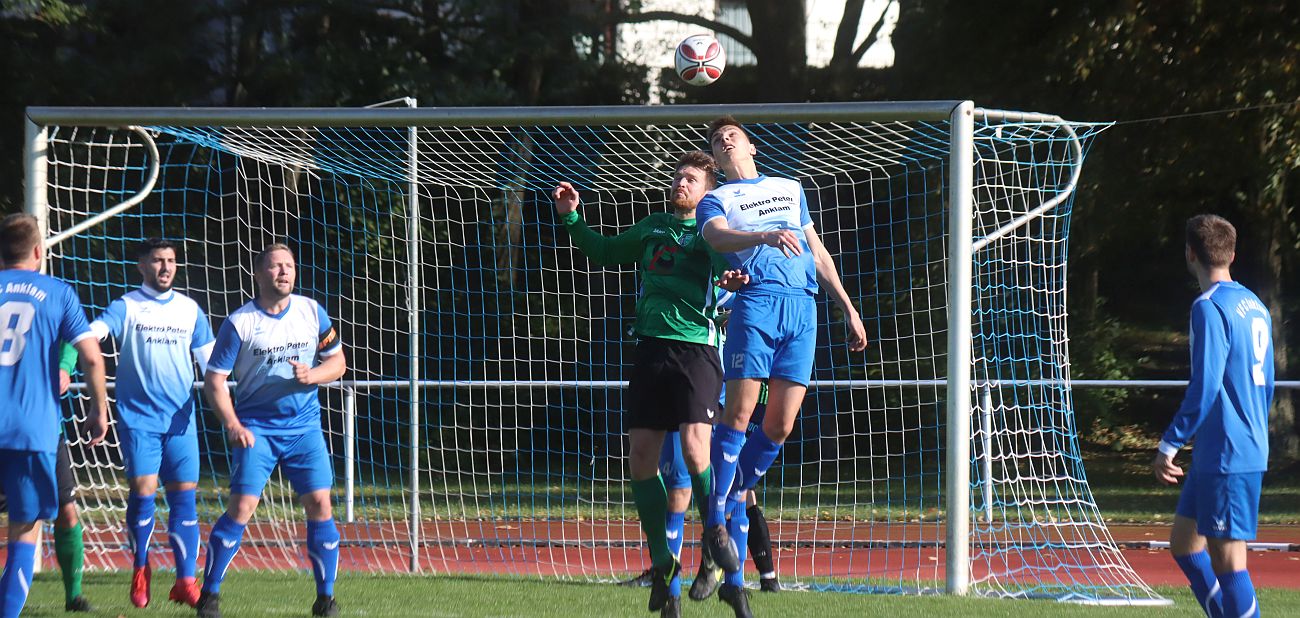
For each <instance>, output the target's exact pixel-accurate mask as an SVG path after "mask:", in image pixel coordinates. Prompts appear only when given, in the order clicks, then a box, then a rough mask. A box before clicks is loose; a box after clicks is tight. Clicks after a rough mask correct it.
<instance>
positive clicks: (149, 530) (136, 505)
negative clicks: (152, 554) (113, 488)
mask: <svg viewBox="0 0 1300 618" xmlns="http://www.w3.org/2000/svg"><path fill="white" fill-rule="evenodd" d="M156 496H157V494H149V495H147V496H137V495H135V494H131V496H130V497H129V498H127V500H126V529H127V538H128V539H130V541H131V552H132V554H133V558H134V560H133V563H132V566H134V567H135V568H137V569H138V568H141V567H143V566H146V565H148V564H149V541H150V539H152V538H153V528H154V521H153V514H154V511H155V510H156V509H157V508H158V507H157V505H156V504H155V500H154V499H155V497H156Z"/></svg>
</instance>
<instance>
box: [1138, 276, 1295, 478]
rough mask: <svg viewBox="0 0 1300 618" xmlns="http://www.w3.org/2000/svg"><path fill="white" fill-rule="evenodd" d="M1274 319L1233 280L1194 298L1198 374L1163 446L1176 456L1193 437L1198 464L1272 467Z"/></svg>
mask: <svg viewBox="0 0 1300 618" xmlns="http://www.w3.org/2000/svg"><path fill="white" fill-rule="evenodd" d="M1272 324H1273V323H1272V321H1271V320H1270V319H1269V315H1268V309H1267V308H1266V307H1264V304H1263V303H1261V302H1260V301H1259V298H1258V297H1256V296H1255V295H1254V294H1253V293H1251V291H1250V290H1247V289H1246V288H1245V287H1243V286H1242V285H1241V284H1239V283H1236V282H1233V281H1220V282H1218V283H1215V284H1214V287H1212V288H1210V290H1209V291H1207V292H1205V293H1204V294H1202V295H1201V296H1200V297H1198V298H1197V299H1196V302H1194V303H1192V320H1191V348H1192V378H1191V382H1190V384H1188V386H1187V394H1186V396H1185V397H1184V398H1183V403H1182V405H1181V406H1180V407H1179V408H1178V413H1177V414H1176V415H1175V416H1174V420H1173V422H1172V423H1170V424H1169V428H1168V429H1167V430H1165V433H1164V436H1163V437H1162V439H1161V441H1160V451H1161V452H1162V453H1165V454H1166V455H1169V456H1171V457H1172V456H1173V455H1174V454H1175V453H1177V452H1178V449H1180V448H1182V447H1183V446H1185V445H1186V444H1187V443H1188V442H1189V441H1191V440H1192V438H1193V437H1194V438H1195V439H1196V444H1195V446H1194V447H1193V449H1192V470H1193V471H1194V472H1204V473H1210V474H1237V473H1245V472H1262V471H1264V470H1266V469H1267V468H1268V411H1269V406H1270V404H1271V402H1272V401H1273V335H1272V328H1273V326H1272Z"/></svg>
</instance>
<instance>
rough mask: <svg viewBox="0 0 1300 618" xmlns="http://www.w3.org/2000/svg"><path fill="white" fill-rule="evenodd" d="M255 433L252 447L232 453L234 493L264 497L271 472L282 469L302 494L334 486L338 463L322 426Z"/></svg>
mask: <svg viewBox="0 0 1300 618" xmlns="http://www.w3.org/2000/svg"><path fill="white" fill-rule="evenodd" d="M249 431H252V432H253V436H254V437H255V439H254V440H253V447H252V448H235V449H234V452H233V453H231V456H232V459H233V467H232V469H231V471H230V493H234V494H244V495H246V496H260V495H262V489H264V488H265V487H266V482H267V481H268V480H270V478H271V472H273V471H274V470H275V466H276V464H279V466H280V471H281V472H282V473H283V474H284V476H285V477H286V478H288V479H289V485H291V486H292V487H293V491H294V493H296V494H298V495H300V496H301V495H303V494H309V493H311V492H313V491H318V490H321V489H329V488H331V487H333V486H334V464H333V462H331V461H330V454H329V450H328V449H326V448H325V438H324V436H323V435H322V434H321V431H320V430H319V429H312V430H311V431H308V432H306V433H300V434H290V435H265V434H262V433H258V432H257V430H255V429H249Z"/></svg>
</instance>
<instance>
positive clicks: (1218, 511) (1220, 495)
mask: <svg viewBox="0 0 1300 618" xmlns="http://www.w3.org/2000/svg"><path fill="white" fill-rule="evenodd" d="M1263 481H1264V473H1263V472H1244V473H1241V474H1205V473H1200V472H1196V471H1192V472H1190V473H1188V474H1187V478H1186V479H1185V480H1184V481H1183V493H1182V494H1181V495H1180V496H1179V497H1178V508H1177V509H1175V510H1174V512H1175V513H1177V514H1178V515H1181V516H1183V517H1186V518H1188V519H1194V520H1196V532H1197V534H1200V535H1201V536H1207V537H1212V538H1216V539H1232V540H1236V541H1250V540H1253V539H1254V538H1255V530H1256V528H1257V527H1258V525H1259V488H1260V485H1262V484H1263Z"/></svg>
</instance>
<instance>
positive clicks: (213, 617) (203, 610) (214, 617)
mask: <svg viewBox="0 0 1300 618" xmlns="http://www.w3.org/2000/svg"><path fill="white" fill-rule="evenodd" d="M194 609H195V610H196V611H198V615H199V618H221V595H220V594H218V593H216V592H202V593H199V604H198V605H195V606H194Z"/></svg>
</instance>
